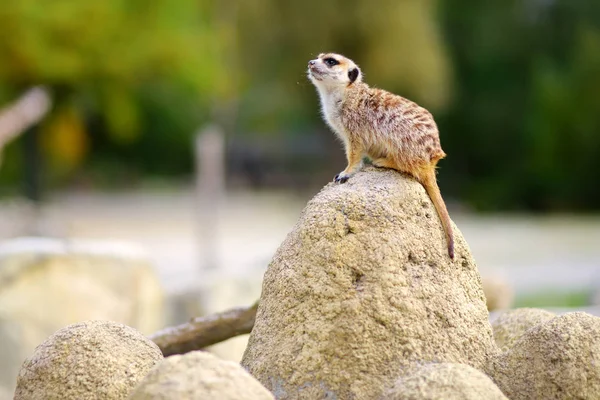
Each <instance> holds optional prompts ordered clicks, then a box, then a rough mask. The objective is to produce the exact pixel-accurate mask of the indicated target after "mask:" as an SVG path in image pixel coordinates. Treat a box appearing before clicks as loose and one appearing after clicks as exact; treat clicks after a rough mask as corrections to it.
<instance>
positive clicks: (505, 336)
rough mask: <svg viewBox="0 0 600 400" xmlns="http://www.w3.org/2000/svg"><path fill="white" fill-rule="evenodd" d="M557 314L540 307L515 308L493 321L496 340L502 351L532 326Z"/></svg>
mask: <svg viewBox="0 0 600 400" xmlns="http://www.w3.org/2000/svg"><path fill="white" fill-rule="evenodd" d="M554 317H556V314H554V313H552V312H550V311H546V310H542V309H539V308H515V309H514V310H508V311H506V312H503V313H502V314H499V315H498V317H497V318H496V319H495V320H494V321H492V330H493V332H494V340H495V341H496V344H497V345H498V347H499V348H500V349H501V350H502V351H506V350H508V349H509V348H510V347H512V345H513V344H514V343H515V342H516V341H517V340H518V339H519V338H520V337H521V336H522V335H523V334H524V333H525V332H527V330H529V329H530V328H533V327H534V326H536V325H539V324H541V323H543V322H546V321H549V320H551V319H552V318H554Z"/></svg>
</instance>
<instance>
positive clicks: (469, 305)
mask: <svg viewBox="0 0 600 400" xmlns="http://www.w3.org/2000/svg"><path fill="white" fill-rule="evenodd" d="M454 231H455V235H456V259H455V261H451V260H450V259H449V257H448V254H447V251H446V241H445V239H444V234H443V231H442V227H441V223H440V222H439V219H438V217H437V214H436V212H435V209H434V208H433V205H432V203H431V201H430V200H429V198H428V197H427V195H426V193H425V191H424V189H423V188H422V187H421V185H420V184H418V183H417V182H415V181H414V180H412V179H410V178H407V177H405V176H403V175H401V174H399V173H397V172H394V171H390V170H376V169H374V168H368V169H366V170H365V171H363V172H360V173H358V174H357V175H355V176H354V177H353V178H352V179H350V180H349V181H348V182H347V183H345V184H343V185H339V184H329V185H328V186H326V187H325V188H324V189H323V190H322V191H321V192H320V193H319V194H318V195H317V196H315V197H314V198H313V199H312V200H311V201H310V202H309V203H308V205H307V206H306V208H305V210H304V211H303V213H302V216H301V217H300V220H299V221H298V223H297V224H296V226H295V228H294V230H293V231H292V232H291V233H290V234H289V235H288V236H287V238H286V239H285V241H284V242H283V244H282V245H281V247H280V248H279V249H278V251H277V253H276V254H275V256H274V258H273V261H272V262H271V264H270V265H269V268H268V270H267V272H266V273H265V277H264V281H263V291H262V295H261V299H260V305H259V309H258V314H257V318H256V323H255V326H254V329H253V331H252V333H251V335H250V338H249V343H248V347H247V349H246V352H245V354H244V357H243V359H242V365H243V366H245V367H246V368H247V369H248V370H249V372H250V373H251V374H252V375H253V376H254V377H256V378H257V379H258V380H259V381H260V382H261V383H262V384H263V385H265V387H267V389H269V390H271V392H273V394H274V395H275V397H276V398H278V399H292V398H306V399H317V398H325V396H331V397H327V398H339V399H350V398H357V399H362V398H377V397H378V396H379V395H381V394H382V391H383V390H384V389H385V388H386V387H388V388H389V387H391V386H392V384H393V383H394V381H395V380H396V379H397V377H398V376H400V371H401V369H402V368H403V367H406V366H408V365H410V364H411V363H412V362H414V361H423V362H428V361H437V362H442V361H445V362H457V363H464V364H468V365H471V366H474V367H480V366H482V365H483V364H484V362H485V360H486V358H487V357H488V356H490V355H491V354H494V353H495V352H497V347H496V345H495V343H494V341H493V339H492V332H491V327H490V324H489V321H488V312H487V309H486V304H485V299H484V295H483V290H482V287H481V280H480V277H479V273H478V272H477V268H476V266H475V262H474V261H473V258H472V257H471V254H470V252H469V249H468V247H467V244H466V243H465V241H464V239H463V237H462V236H461V234H460V232H459V231H458V229H456V227H454Z"/></svg>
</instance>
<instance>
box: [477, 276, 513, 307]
mask: <svg viewBox="0 0 600 400" xmlns="http://www.w3.org/2000/svg"><path fill="white" fill-rule="evenodd" d="M481 284H482V286H483V293H484V294H485V299H486V305H487V309H488V311H494V310H507V309H509V308H510V307H512V304H513V301H514V298H515V294H514V291H513V289H512V287H511V286H510V284H509V283H508V282H506V280H504V279H502V278H500V277H497V276H482V277H481Z"/></svg>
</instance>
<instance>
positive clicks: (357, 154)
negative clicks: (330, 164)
mask: <svg viewBox="0 0 600 400" xmlns="http://www.w3.org/2000/svg"><path fill="white" fill-rule="evenodd" d="M363 153H364V152H363V150H362V149H361V148H359V147H358V146H353V145H352V144H348V148H347V150H346V157H347V158H348V166H347V167H346V169H345V170H343V171H342V172H340V173H339V174H337V175H336V176H335V178H333V180H334V181H335V182H338V183H345V182H346V181H347V180H348V179H349V178H350V177H351V176H352V175H354V174H355V173H356V171H358V170H359V169H360V167H362V157H363Z"/></svg>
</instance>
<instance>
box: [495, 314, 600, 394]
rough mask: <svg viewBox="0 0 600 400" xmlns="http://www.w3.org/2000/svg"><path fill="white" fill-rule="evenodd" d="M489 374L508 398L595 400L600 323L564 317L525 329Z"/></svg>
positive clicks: (599, 372)
mask: <svg viewBox="0 0 600 400" xmlns="http://www.w3.org/2000/svg"><path fill="white" fill-rule="evenodd" d="M488 375H489V376H490V377H492V379H493V380H494V381H495V382H496V384H497V385H498V387H499V388H500V389H501V390H502V392H504V394H506V396H507V397H508V398H509V399H544V400H553V399H582V400H583V399H589V400H592V399H600V318H599V317H595V316H592V315H589V314H586V313H582V312H575V313H568V314H564V315H561V316H558V317H555V318H553V319H551V320H549V321H547V322H544V323H541V324H539V325H537V326H535V327H533V328H531V329H529V330H528V331H526V332H525V333H524V334H523V335H522V336H521V337H520V338H519V339H518V340H517V341H516V342H515V343H514V344H513V345H512V347H511V348H510V349H509V350H508V351H506V352H504V353H502V354H500V355H499V356H497V357H494V358H492V360H491V363H490V366H489V368H488Z"/></svg>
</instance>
